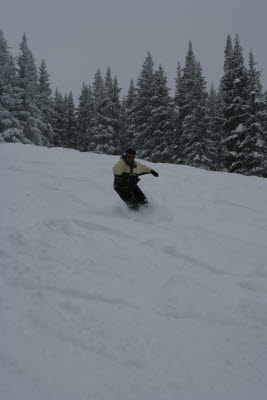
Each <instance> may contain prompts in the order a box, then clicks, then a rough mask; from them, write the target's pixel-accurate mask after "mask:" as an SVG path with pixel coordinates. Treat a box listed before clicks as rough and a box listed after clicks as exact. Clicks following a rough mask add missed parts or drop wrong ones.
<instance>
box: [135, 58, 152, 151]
mask: <svg viewBox="0 0 267 400" xmlns="http://www.w3.org/2000/svg"><path fill="white" fill-rule="evenodd" d="M153 68H154V62H153V59H152V56H151V54H150V52H148V54H147V57H146V59H145V61H144V63H143V66H142V70H141V72H140V75H139V77H138V80H137V95H136V101H135V105H134V109H133V112H134V115H135V118H134V141H133V146H134V147H136V149H137V155H138V156H139V157H140V158H146V157H147V156H149V153H150V149H147V148H146V147H145V146H144V145H145V143H146V142H147V139H148V138H149V137H150V136H151V133H152V126H151V117H152V112H153V96H154V71H153Z"/></svg>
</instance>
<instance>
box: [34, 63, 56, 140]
mask: <svg viewBox="0 0 267 400" xmlns="http://www.w3.org/2000/svg"><path fill="white" fill-rule="evenodd" d="M37 106H38V108H39V110H40V111H41V112H42V115H43V122H44V123H45V124H46V136H47V138H48V141H49V143H51V144H52V143H53V140H54V132H53V129H52V119H53V112H54V110H53V99H52V90H51V88H50V80H49V75H48V72H47V68H46V64H45V61H44V60H42V62H41V66H40V68H39V79H38V96H37Z"/></svg>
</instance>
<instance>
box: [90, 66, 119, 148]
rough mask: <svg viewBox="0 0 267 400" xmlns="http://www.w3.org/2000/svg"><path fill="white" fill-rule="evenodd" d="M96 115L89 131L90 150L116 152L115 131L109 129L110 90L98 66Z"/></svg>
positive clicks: (95, 88)
mask: <svg viewBox="0 0 267 400" xmlns="http://www.w3.org/2000/svg"><path fill="white" fill-rule="evenodd" d="M93 98H94V115H93V118H92V121H91V122H92V125H91V128H90V131H89V137H88V138H89V146H88V150H89V151H94V152H96V153H105V154H114V152H115V150H116V149H115V146H114V140H113V131H112V130H109V117H107V108H108V105H109V103H110V98H109V95H108V91H107V89H106V85H105V82H104V80H103V77H102V74H101V71H100V69H99V68H98V70H97V72H96V74H95V77H94V82H93Z"/></svg>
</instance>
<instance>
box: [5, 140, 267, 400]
mask: <svg viewBox="0 0 267 400" xmlns="http://www.w3.org/2000/svg"><path fill="white" fill-rule="evenodd" d="M117 160H118V157H114V156H105V155H97V154H91V153H79V152H77V151H74V150H67V149H59V148H52V149H46V148H40V147H35V146H31V145H21V144H1V145H0V398H1V400H74V399H75V400H180V399H181V400H252V399H253V400H264V399H266V398H267V379H266V378H267V375H266V374H267V373H266V371H267V250H266V244H267V180H264V179H261V178H257V177H245V176H241V175H235V174H227V173H216V172H208V171H203V170H200V169H195V168H190V167H185V166H178V165H168V164H152V163H148V162H147V163H145V164H146V165H149V166H151V167H153V168H154V169H155V170H156V171H158V172H159V178H155V177H153V176H152V175H145V176H143V177H142V179H141V183H140V187H141V188H142V189H143V191H144V192H145V194H146V195H147V197H148V199H149V200H150V202H151V203H150V206H149V208H147V209H142V210H140V211H139V212H134V211H129V210H128V209H127V208H126V207H125V205H124V204H123V203H122V201H121V200H120V199H119V197H118V196H117V194H116V193H115V192H114V190H113V187H112V183H113V174H112V166H113V165H114V164H115V162H116V161H117Z"/></svg>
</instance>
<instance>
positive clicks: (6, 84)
mask: <svg viewBox="0 0 267 400" xmlns="http://www.w3.org/2000/svg"><path fill="white" fill-rule="evenodd" d="M22 110H23V107H22V90H21V89H20V87H19V86H18V76H17V73H16V68H15V61H14V59H13V57H12V55H11V53H10V52H9V49H8V45H7V41H6V39H5V37H4V34H3V32H2V31H1V30H0V142H1V141H7V142H22V143H29V141H28V140H27V139H26V138H25V136H24V134H23V126H22V125H21V123H20V121H19V119H18V113H19V112H21V111H22Z"/></svg>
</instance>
